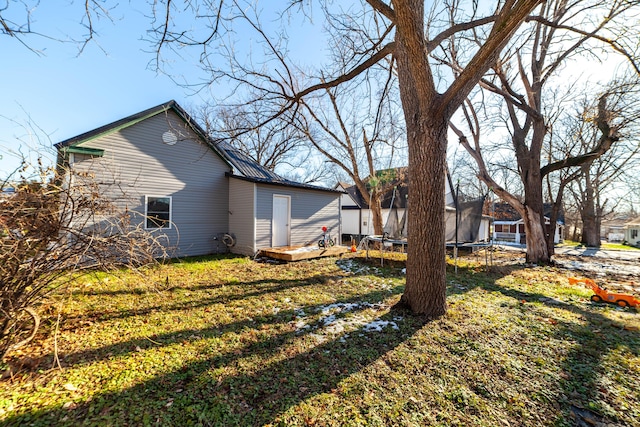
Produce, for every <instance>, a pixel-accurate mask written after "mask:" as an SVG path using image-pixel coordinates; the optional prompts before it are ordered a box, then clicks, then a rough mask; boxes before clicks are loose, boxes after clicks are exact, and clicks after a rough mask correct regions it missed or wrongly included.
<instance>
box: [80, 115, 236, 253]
mask: <svg viewBox="0 0 640 427" xmlns="http://www.w3.org/2000/svg"><path fill="white" fill-rule="evenodd" d="M169 130H171V131H173V132H174V133H175V134H177V135H179V138H178V141H177V142H176V143H175V145H167V144H165V143H163V140H162V135H163V133H164V132H166V131H169ZM81 146H82V147H87V148H99V149H104V150H105V152H104V156H103V157H96V158H90V157H88V156H79V155H75V156H74V158H75V163H74V164H73V165H72V167H73V170H74V173H75V174H77V175H78V174H79V175H81V176H82V175H84V176H87V175H89V176H91V177H95V180H96V181H97V182H98V183H99V185H100V191H101V193H102V194H104V195H106V196H107V197H109V198H110V199H111V200H113V201H114V202H116V204H117V206H118V207H119V208H122V209H124V208H126V209H128V210H129V211H130V212H132V213H134V215H133V217H134V221H138V222H141V221H143V218H142V216H143V215H144V211H145V206H144V203H145V195H147V196H171V197H172V222H173V225H172V228H171V229H170V230H168V229H161V230H157V231H156V233H162V234H164V233H166V234H167V236H168V237H169V239H170V245H171V246H172V247H175V248H176V251H175V252H174V253H173V254H172V255H176V256H187V255H202V254H208V253H213V252H222V251H226V247H225V246H224V245H223V244H221V243H218V244H216V241H214V239H213V237H214V236H216V235H218V234H220V233H226V232H228V229H229V215H228V204H229V187H228V180H227V179H226V177H225V176H224V174H225V172H226V171H229V170H230V168H229V166H228V165H227V164H226V163H225V162H224V161H223V160H222V159H220V157H219V156H218V155H217V154H216V153H214V152H213V151H212V150H211V149H210V148H209V147H208V146H206V145H205V144H204V143H202V142H200V140H199V139H198V137H197V136H196V135H195V134H193V133H192V132H191V131H190V130H189V129H188V128H186V127H185V123H184V122H183V121H182V120H181V119H180V118H179V117H178V116H177V115H176V114H175V113H174V112H173V111H169V112H168V113H161V114H157V115H155V116H153V117H151V118H148V119H146V120H143V121H141V122H138V123H136V124H134V125H132V126H129V127H126V128H124V129H121V130H119V131H116V132H112V133H109V134H106V135H103V136H101V137H98V138H96V139H93V140H90V141H88V142H86V143H83V144H82V145H81Z"/></svg>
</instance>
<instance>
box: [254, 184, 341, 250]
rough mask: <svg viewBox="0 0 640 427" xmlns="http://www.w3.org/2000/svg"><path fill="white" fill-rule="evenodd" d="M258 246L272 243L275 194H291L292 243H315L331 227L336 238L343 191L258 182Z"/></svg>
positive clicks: (268, 245)
mask: <svg viewBox="0 0 640 427" xmlns="http://www.w3.org/2000/svg"><path fill="white" fill-rule="evenodd" d="M256 190H257V192H256V246H257V248H258V249H262V248H268V247H271V246H272V241H271V217H272V215H273V195H274V194H279V195H283V196H290V197H291V245H292V246H297V245H308V244H315V243H316V242H317V241H318V240H319V239H320V237H321V236H322V227H323V226H326V227H327V228H329V230H330V232H331V235H332V236H333V237H334V240H335V239H337V238H338V237H339V232H340V194H338V193H335V194H334V193H328V192H324V191H314V190H309V189H298V188H288V187H281V186H275V185H265V184H257V185H256Z"/></svg>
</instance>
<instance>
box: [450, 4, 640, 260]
mask: <svg viewBox="0 0 640 427" xmlns="http://www.w3.org/2000/svg"><path fill="white" fill-rule="evenodd" d="M637 6H638V5H637V4H636V3H635V2H626V1H614V2H610V3H607V4H606V5H602V4H601V3H600V2H595V1H590V0H589V1H587V0H580V1H574V2H570V1H567V0H555V1H548V2H546V3H544V5H543V6H542V7H541V9H540V13H539V14H538V15H533V16H530V17H529V18H528V20H529V21H530V22H531V23H532V25H533V31H531V32H523V33H521V34H520V36H519V37H518V38H517V39H516V43H514V44H513V45H512V46H511V47H510V48H509V49H508V50H507V51H505V53H504V54H503V55H502V57H501V58H500V59H499V60H497V61H496V63H495V64H494V65H493V68H492V72H493V73H492V74H491V75H488V76H487V77H486V78H484V79H482V81H481V85H482V87H483V88H484V89H486V90H487V91H488V92H489V93H493V94H495V95H497V96H498V97H500V98H501V99H502V101H503V103H504V104H503V105H504V108H505V111H506V123H507V124H508V130H509V133H510V139H511V143H512V151H513V153H514V155H515V162H516V164H517V169H518V174H519V176H520V179H521V181H522V183H523V188H524V198H520V197H518V195H516V194H513V193H511V192H509V191H507V190H506V189H505V188H504V187H503V186H501V185H500V184H499V183H498V182H497V180H496V179H495V178H494V177H492V176H491V175H490V174H489V171H488V168H487V167H486V163H485V157H484V156H483V153H482V150H481V147H480V139H479V136H478V135H479V130H478V128H477V127H476V128H475V130H474V131H473V132H472V134H473V137H474V143H473V145H472V144H471V143H470V142H469V140H468V139H467V138H466V137H465V135H464V133H463V132H462V131H460V130H459V129H457V128H456V129H457V133H458V135H459V137H460V142H461V143H462V145H464V147H465V148H466V149H467V151H468V152H469V153H470V154H471V155H472V157H473V158H474V160H476V162H477V164H478V170H479V176H480V178H481V179H482V180H483V181H484V182H485V183H486V184H487V185H488V186H489V187H490V188H492V189H493V191H495V192H496V194H498V196H500V197H501V198H502V199H503V200H505V201H507V202H508V203H510V204H511V205H512V206H513V207H514V208H515V209H516V210H517V211H518V212H519V213H520V215H521V216H522V218H523V220H524V225H525V233H526V239H527V260H528V261H530V262H548V261H549V260H550V256H551V253H552V252H551V251H552V249H553V232H547V231H546V230H545V218H544V214H543V202H544V191H543V185H542V183H543V178H544V177H545V176H546V175H547V174H550V173H553V172H556V171H558V170H560V169H563V168H566V167H575V166H578V165H580V164H582V163H585V162H587V161H588V160H589V159H592V158H594V156H599V155H601V154H602V153H604V152H606V151H607V150H608V149H609V148H610V147H611V145H612V144H613V143H614V142H616V141H617V140H618V139H619V137H618V135H617V134H616V126H615V124H614V123H612V122H611V121H610V120H609V119H610V117H609V116H608V115H607V114H606V113H605V111H606V100H604V101H603V102H604V104H602V105H601V106H602V109H601V111H602V114H599V115H597V116H596V118H597V126H598V128H599V129H600V131H601V137H600V138H599V140H598V146H597V147H595V148H593V149H592V150H590V151H588V152H582V153H572V155H571V157H569V158H565V159H560V160H557V161H553V162H551V163H549V164H547V165H545V166H542V160H543V159H542V152H543V147H544V144H545V141H548V139H547V138H548V134H549V129H550V125H551V122H552V118H551V117H550V115H549V113H550V111H551V110H550V109H549V105H550V104H552V103H553V102H555V101H556V100H555V98H554V97H549V98H548V99H551V102H546V101H547V100H548V99H545V95H547V94H548V92H545V89H547V88H548V87H549V86H550V85H551V84H552V83H551V82H552V81H553V78H554V77H555V76H557V73H558V71H559V70H560V69H561V68H562V67H563V65H564V64H566V62H567V61H568V60H569V59H571V58H573V57H575V56H577V55H581V54H584V55H592V57H593V56H595V55H596V54H597V52H599V51H600V50H606V49H609V50H612V51H614V52H616V53H619V54H621V55H622V56H623V57H624V58H626V59H628V60H629V62H630V63H631V65H632V67H633V68H634V70H635V72H637V71H638V70H637V68H635V59H636V58H634V57H633V55H632V52H633V50H632V48H631V46H632V43H634V42H633V40H637V35H633V34H636V33H633V31H631V29H630V28H629V26H628V25H625V23H624V20H625V18H626V17H628V16H629V15H630V14H631V13H632V12H634V11H635V9H634V8H637ZM587 18H588V19H587ZM632 33H633V34H632ZM449 52H450V53H449ZM457 52H458V49H451V50H450V51H448V52H447V53H448V55H447V56H446V57H445V59H443V61H446V62H448V63H451V64H452V67H453V69H454V70H459V69H460V66H459V65H458V64H457V61H458V54H457ZM466 114H467V115H466V116H465V117H466V119H465V121H466V122H467V123H470V124H472V125H475V124H476V123H478V120H477V118H476V117H475V116H474V115H475V114H476V112H474V111H470V110H468V111H467V113H466Z"/></svg>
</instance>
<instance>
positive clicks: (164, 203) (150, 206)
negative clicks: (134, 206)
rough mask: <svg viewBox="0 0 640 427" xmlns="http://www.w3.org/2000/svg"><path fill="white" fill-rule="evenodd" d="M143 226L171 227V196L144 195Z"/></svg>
mask: <svg viewBox="0 0 640 427" xmlns="http://www.w3.org/2000/svg"><path fill="white" fill-rule="evenodd" d="M145 199H146V203H145V228H171V197H170V196H164V197H156V196H145Z"/></svg>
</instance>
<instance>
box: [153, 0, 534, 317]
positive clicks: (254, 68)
mask: <svg viewBox="0 0 640 427" xmlns="http://www.w3.org/2000/svg"><path fill="white" fill-rule="evenodd" d="M183 3H184V4H183V6H181V7H180V9H179V8H178V6H177V5H176V4H175V3H173V2H167V3H163V4H161V3H160V2H157V3H155V5H156V6H157V7H156V8H155V9H154V18H155V19H154V26H153V31H154V32H153V36H154V42H155V43H156V46H157V55H156V59H157V61H159V62H158V64H159V65H161V61H162V60H163V55H166V54H167V53H168V52H169V51H170V50H171V49H174V52H177V53H179V52H180V50H181V49H187V48H189V47H194V46H195V47H198V48H199V49H201V52H202V56H201V58H202V61H201V65H202V66H203V67H204V68H205V70H206V71H207V72H208V73H209V75H210V76H211V79H210V82H209V83H218V82H221V81H223V80H224V81H227V82H230V84H231V86H232V88H233V90H236V91H242V88H252V93H253V94H259V96H258V97H257V98H254V99H253V100H254V101H255V100H257V101H260V102H262V103H263V105H264V101H265V100H268V101H271V105H272V108H265V109H264V110H263V113H264V116H263V117H264V119H263V120H262V121H261V122H260V123H257V124H256V126H263V125H264V124H266V123H268V122H270V121H272V120H273V119H274V117H280V116H282V115H284V114H295V113H296V112H297V111H298V109H299V106H300V103H301V102H302V101H303V100H304V99H305V98H307V97H308V96H310V95H312V94H314V93H316V92H318V91H321V90H326V89H327V88H333V87H337V86H340V85H342V84H344V83H346V82H349V81H351V80H353V79H354V78H356V77H358V76H366V74H367V72H368V71H369V70H370V69H371V68H372V67H374V66H376V64H378V63H380V62H381V61H388V60H389V58H391V59H392V61H393V66H394V67H395V72H396V73H397V76H398V82H399V91H400V99H401V101H402V107H403V112H404V121H405V124H406V134H407V144H408V168H409V169H408V174H409V187H410V188H411V199H410V200H409V225H408V228H409V229H410V230H411V232H410V235H409V238H408V245H409V247H410V248H411V251H410V252H409V255H408V260H407V281H406V288H405V293H404V295H403V297H402V299H401V303H402V304H405V305H407V306H409V307H410V308H411V309H412V310H413V311H414V312H415V313H420V314H425V315H427V316H440V315H442V314H443V313H445V311H446V292H445V291H446V263H445V247H444V198H443V194H444V189H445V164H446V146H447V126H448V122H449V120H450V118H451V116H452V115H453V113H454V112H455V111H456V110H457V109H458V107H459V106H460V105H461V103H462V102H463V101H464V99H465V98H466V97H467V96H468V94H469V93H470V91H471V90H472V89H473V87H474V86H475V85H476V84H477V83H478V81H479V80H480V79H481V78H482V76H483V75H484V74H485V73H486V72H487V70H488V69H489V68H490V67H491V65H493V64H495V61H496V59H497V58H498V55H499V53H500V52H501V51H502V49H503V48H504V47H505V46H506V45H507V43H508V42H509V40H510V39H511V37H512V36H513V35H514V33H515V32H516V30H517V29H518V28H519V27H520V25H521V24H522V23H523V22H524V20H525V19H526V18H527V17H528V16H529V14H530V13H531V12H532V11H533V10H534V8H535V7H536V6H538V5H539V4H540V3H541V1H540V0H507V1H506V2H496V6H495V7H494V8H493V9H490V10H483V11H482V12H483V13H485V14H486V15H484V16H479V15H480V11H479V10H475V9H474V10H473V11H472V15H471V17H470V15H469V14H467V13H463V11H462V8H460V9H459V14H457V15H456V19H457V20H458V21H457V22H456V23H455V24H453V25H450V24H449V23H447V24H446V25H436V24H437V23H438V22H437V16H438V14H439V11H438V10H436V9H435V8H437V7H438V6H439V5H435V6H434V9H433V10H431V11H427V10H425V2H424V1H423V0H397V1H394V2H393V3H391V2H385V1H383V0H364V1H362V2H354V3H350V4H345V5H343V4H335V3H332V2H325V1H320V2H319V10H320V13H321V14H322V17H323V18H324V22H325V25H326V26H327V27H328V28H330V37H329V44H330V45H334V46H338V47H339V48H340V49H342V50H346V51H347V52H348V54H346V55H340V57H339V60H338V61H335V62H333V63H330V64H322V66H321V67H320V69H319V71H314V70H313V69H309V68H308V67H307V69H303V68H302V67H297V66H296V65H295V64H294V63H293V61H291V60H290V59H289V58H288V56H287V54H288V51H287V46H286V41H287V39H286V37H279V35H282V34H286V32H287V29H286V25H288V22H285V21H286V18H288V17H296V16H306V17H310V14H311V13H312V12H314V11H316V10H318V9H313V8H312V7H311V6H312V2H306V1H291V2H290V3H289V5H288V7H286V10H285V12H284V15H281V16H282V18H281V20H280V22H281V23H282V24H284V25H283V26H282V27H280V28H279V29H277V30H276V31H274V32H271V33H270V32H269V30H268V28H267V26H266V25H267V24H269V25H273V21H272V20H269V19H266V18H265V19H261V18H260V11H259V10H256V9H255V7H254V6H255V3H253V2H252V3H248V2H244V1H240V0H230V1H219V2H216V3H214V4H212V3H210V2H204V1H197V0H193V1H186V2H183ZM161 5H162V6H165V7H163V8H160V7H158V6H161ZM185 5H186V7H185ZM474 5H476V6H477V4H476V3H473V4H472V5H471V6H470V7H473V6H474ZM178 13H190V16H189V20H194V21H195V22H196V24H197V25H194V27H195V28H198V31H189V30H188V29H185V28H183V27H181V26H180V23H181V22H185V19H184V18H185V17H184V16H183V17H182V18H181V19H173V17H175V16H176V14H178ZM312 22H314V23H315V22H317V21H316V17H315V16H314V19H313V20H312ZM478 28H482V29H484V30H486V31H483V32H482V34H483V39H482V41H481V43H479V44H478V45H477V47H476V48H474V49H473V52H471V53H470V54H469V55H468V58H467V59H468V60H466V61H464V63H463V61H462V60H461V61H460V64H459V65H460V67H461V68H460V72H459V73H458V74H457V75H456V76H455V79H451V80H446V79H444V78H443V79H441V78H440V76H445V74H444V73H443V74H439V73H438V69H439V64H438V63H437V62H432V61H431V60H430V54H431V53H432V52H433V51H434V49H436V48H438V46H440V45H441V44H443V43H446V42H448V40H449V39H450V37H452V36H453V35H454V34H456V33H460V32H465V33H466V34H467V35H471V34H473V32H474V29H478ZM249 31H251V34H252V35H253V37H254V40H256V44H255V45H254V47H253V49H254V50H257V49H258V48H262V49H263V52H262V53H264V56H263V57H262V58H247V57H246V55H245V56H242V55H238V54H236V52H235V51H234V49H233V46H234V44H233V42H234V37H237V34H239V33H242V37H243V38H244V39H246V37H247V34H248V32H249ZM235 40H236V41H237V39H235ZM239 43H240V42H239ZM344 59H348V60H344ZM247 101H249V102H250V101H252V100H247V99H243V100H242V103H246V102H247Z"/></svg>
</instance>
